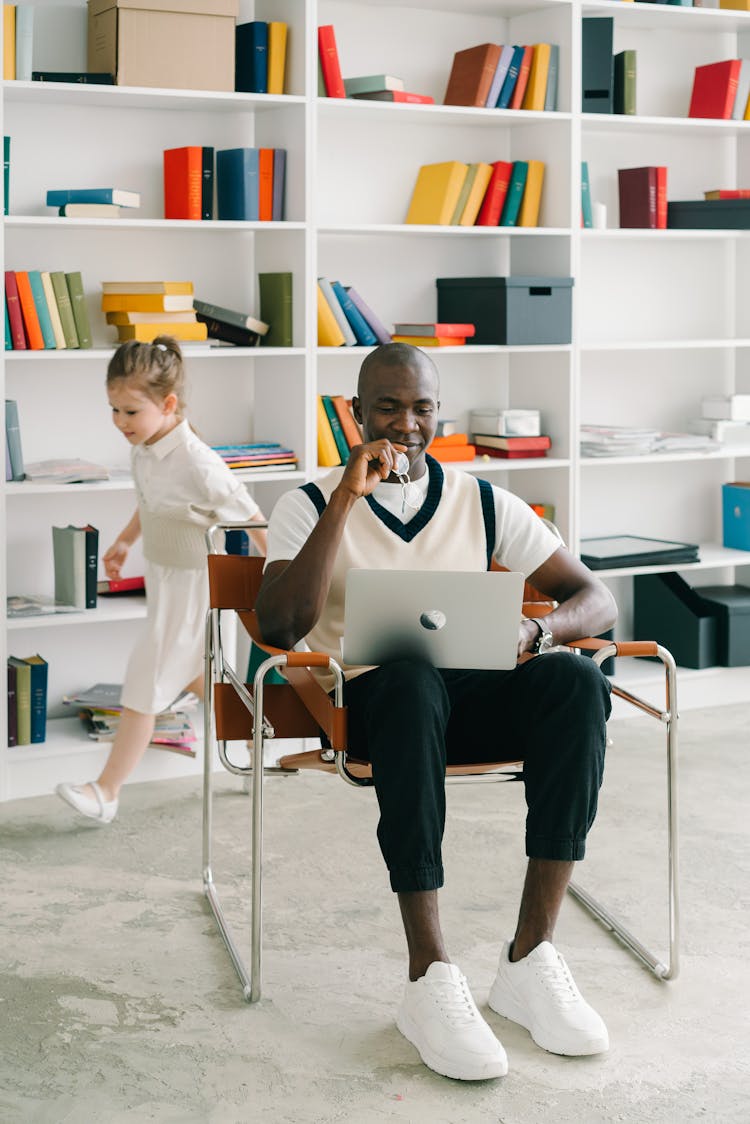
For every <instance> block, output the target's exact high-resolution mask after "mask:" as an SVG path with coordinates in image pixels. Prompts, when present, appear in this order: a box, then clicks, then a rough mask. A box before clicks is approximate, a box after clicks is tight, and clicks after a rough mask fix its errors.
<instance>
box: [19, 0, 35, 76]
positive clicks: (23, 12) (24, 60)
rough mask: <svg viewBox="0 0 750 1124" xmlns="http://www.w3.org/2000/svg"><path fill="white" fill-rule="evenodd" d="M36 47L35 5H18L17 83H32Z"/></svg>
mask: <svg viewBox="0 0 750 1124" xmlns="http://www.w3.org/2000/svg"><path fill="white" fill-rule="evenodd" d="M33 45H34V5H33V4H16V81H17V82H30V81H31V71H32V62H31V56H32V50H33Z"/></svg>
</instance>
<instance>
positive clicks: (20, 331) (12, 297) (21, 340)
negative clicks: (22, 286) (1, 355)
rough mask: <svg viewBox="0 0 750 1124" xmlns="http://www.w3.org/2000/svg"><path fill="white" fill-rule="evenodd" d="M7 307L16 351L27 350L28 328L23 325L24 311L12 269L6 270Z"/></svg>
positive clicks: (11, 335)
mask: <svg viewBox="0 0 750 1124" xmlns="http://www.w3.org/2000/svg"><path fill="white" fill-rule="evenodd" d="M5 307H6V309H7V311H8V321H9V323H10V337H11V341H12V343H13V349H14V350H15V351H26V349H27V348H28V343H27V340H26V329H25V328H24V326H23V313H22V311H21V303H20V301H19V299H18V283H17V281H16V275H15V273H14V272H13V270H12V269H6V271H5Z"/></svg>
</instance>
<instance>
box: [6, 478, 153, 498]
mask: <svg viewBox="0 0 750 1124" xmlns="http://www.w3.org/2000/svg"><path fill="white" fill-rule="evenodd" d="M132 490H133V481H132V480H131V479H130V477H126V478H123V479H120V480H92V481H90V482H89V483H86V484H32V483H31V482H29V481H24V480H21V481H18V482H17V483H11V482H10V481H6V484H5V494H6V496H9V497H10V496H23V498H24V499H25V500H30V499H35V498H37V497H39V496H57V495H60V496H74V495H75V496H79V495H81V494H82V493H84V492H91V493H95V492H132Z"/></svg>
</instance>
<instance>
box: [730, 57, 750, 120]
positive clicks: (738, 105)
mask: <svg viewBox="0 0 750 1124" xmlns="http://www.w3.org/2000/svg"><path fill="white" fill-rule="evenodd" d="M748 95H750V59H740V72H739V74H738V76H737V93H736V94H735V98H734V107H733V108H732V118H733V120H735V121H746V120H747V109H748Z"/></svg>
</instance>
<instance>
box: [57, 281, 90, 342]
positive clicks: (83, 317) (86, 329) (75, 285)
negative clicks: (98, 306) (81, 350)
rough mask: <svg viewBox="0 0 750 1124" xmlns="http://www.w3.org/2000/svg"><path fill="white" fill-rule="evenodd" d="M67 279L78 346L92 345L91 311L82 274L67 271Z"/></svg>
mask: <svg viewBox="0 0 750 1124" xmlns="http://www.w3.org/2000/svg"><path fill="white" fill-rule="evenodd" d="M65 280H66V282H67V285H68V292H69V294H70V304H71V307H72V309H73V319H74V321H75V326H76V333H77V335H78V346H79V347H91V325H90V324H89V312H88V309H87V308H86V296H85V293H84V291H83V279H82V277H81V274H80V273H78V272H76V273H66V274H65ZM64 333H65V328H63V334H64Z"/></svg>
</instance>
